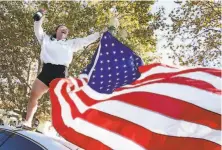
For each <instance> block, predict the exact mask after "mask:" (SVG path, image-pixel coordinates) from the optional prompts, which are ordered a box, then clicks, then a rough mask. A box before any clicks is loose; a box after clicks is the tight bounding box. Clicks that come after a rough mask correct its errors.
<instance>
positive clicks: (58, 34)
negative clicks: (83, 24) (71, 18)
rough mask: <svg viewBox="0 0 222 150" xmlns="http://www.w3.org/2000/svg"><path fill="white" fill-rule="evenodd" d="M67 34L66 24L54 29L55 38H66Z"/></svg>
mask: <svg viewBox="0 0 222 150" xmlns="http://www.w3.org/2000/svg"><path fill="white" fill-rule="evenodd" d="M68 34H69V30H68V28H67V27H66V26H60V27H59V28H58V29H57V31H56V38H57V39H59V40H62V39H66V38H67V36H68Z"/></svg>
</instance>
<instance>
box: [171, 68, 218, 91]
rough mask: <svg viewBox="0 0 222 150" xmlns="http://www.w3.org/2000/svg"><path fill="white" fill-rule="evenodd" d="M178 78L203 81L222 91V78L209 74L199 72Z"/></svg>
mask: <svg viewBox="0 0 222 150" xmlns="http://www.w3.org/2000/svg"><path fill="white" fill-rule="evenodd" d="M177 76H178V77H186V78H191V79H194V80H202V81H205V82H207V83H209V84H211V85H213V86H214V87H215V88H217V89H219V90H221V81H222V80H221V78H220V77H218V76H214V75H211V74H209V73H205V72H201V71H197V72H190V73H184V74H180V75H177ZM177 76H175V77H177Z"/></svg>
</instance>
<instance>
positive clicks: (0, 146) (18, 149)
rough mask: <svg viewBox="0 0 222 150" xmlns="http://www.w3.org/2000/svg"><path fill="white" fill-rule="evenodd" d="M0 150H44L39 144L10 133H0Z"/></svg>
mask: <svg viewBox="0 0 222 150" xmlns="http://www.w3.org/2000/svg"><path fill="white" fill-rule="evenodd" d="M0 150H46V148H45V147H43V146H42V145H40V144H39V143H37V142H35V141H33V140H32V139H29V138H27V137H25V136H23V135H20V134H16V133H14V132H10V131H4V132H2V133H1V132H0Z"/></svg>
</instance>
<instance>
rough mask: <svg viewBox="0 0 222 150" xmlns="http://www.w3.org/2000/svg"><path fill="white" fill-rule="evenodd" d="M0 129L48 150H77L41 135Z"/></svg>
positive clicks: (68, 144) (66, 143) (13, 129)
mask: <svg viewBox="0 0 222 150" xmlns="http://www.w3.org/2000/svg"><path fill="white" fill-rule="evenodd" d="M0 129H3V130H7V131H11V132H14V133H17V134H19V135H21V136H23V137H25V138H29V139H31V140H34V141H35V142H37V143H39V144H41V145H42V146H43V147H45V148H46V149H48V150H76V149H78V147H77V146H75V145H74V144H71V143H70V142H68V141H65V140H60V139H54V138H52V137H49V136H46V135H44V134H41V133H37V132H33V131H28V130H24V129H18V128H12V127H7V126H0Z"/></svg>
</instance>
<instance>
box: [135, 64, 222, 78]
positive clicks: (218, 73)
mask: <svg viewBox="0 0 222 150" xmlns="http://www.w3.org/2000/svg"><path fill="white" fill-rule="evenodd" d="M158 66H160V67H166V68H175V67H171V66H167V65H164V64H159V63H157V64H151V65H145V66H140V67H139V71H140V73H145V72H147V71H149V70H151V69H153V68H155V67H158ZM175 69H178V68H175ZM197 71H201V72H205V73H209V74H212V75H215V76H218V77H221V75H222V70H221V69H213V68H193V69H186V70H183V71H179V72H182V73H188V72H197ZM158 74H166V75H167V74H168V73H158ZM164 77H165V76H164Z"/></svg>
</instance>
